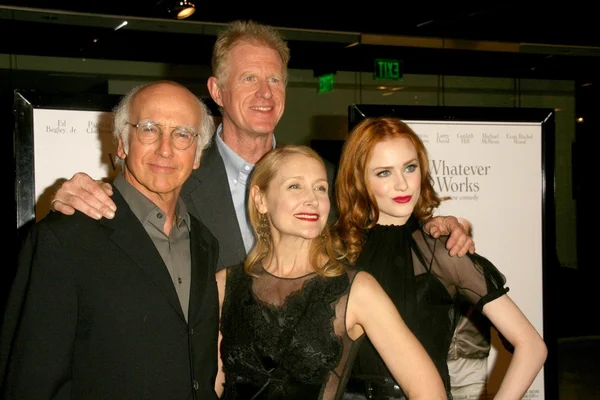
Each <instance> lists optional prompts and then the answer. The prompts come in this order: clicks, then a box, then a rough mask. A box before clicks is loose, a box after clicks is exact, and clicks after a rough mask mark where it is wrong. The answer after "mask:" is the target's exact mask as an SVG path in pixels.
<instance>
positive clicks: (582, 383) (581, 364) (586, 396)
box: [557, 336, 600, 400]
mask: <svg viewBox="0 0 600 400" xmlns="http://www.w3.org/2000/svg"><path fill="white" fill-rule="evenodd" d="M557 364H558V387H559V389H558V399H559V400H592V399H594V400H599V399H600V336H587V337H586V336H584V337H574V338H564V339H559V340H558V352H557Z"/></svg>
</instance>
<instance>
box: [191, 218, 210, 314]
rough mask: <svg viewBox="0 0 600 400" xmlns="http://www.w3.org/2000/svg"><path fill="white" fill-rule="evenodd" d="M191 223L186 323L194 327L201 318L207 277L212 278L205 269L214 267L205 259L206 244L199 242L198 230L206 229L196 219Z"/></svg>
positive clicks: (192, 219) (206, 253) (207, 250)
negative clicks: (190, 262) (188, 295)
mask: <svg viewBox="0 0 600 400" xmlns="http://www.w3.org/2000/svg"><path fill="white" fill-rule="evenodd" d="M191 221H192V224H191V230H190V231H191V233H190V247H191V256H192V257H191V259H192V271H191V273H192V274H191V283H190V306H189V310H188V321H189V325H190V326H196V325H197V321H198V320H199V319H200V316H201V315H200V311H201V305H202V304H204V302H203V297H204V293H205V291H206V290H205V289H206V285H207V284H208V282H207V280H208V277H209V276H211V277H214V271H211V272H208V271H207V268H210V269H212V268H214V267H213V265H212V264H210V263H209V259H208V257H207V255H208V254H209V251H210V250H209V249H207V248H206V244H205V243H204V241H203V240H201V237H202V235H201V234H200V230H201V229H206V228H204V227H202V226H201V224H200V223H199V222H198V220H197V219H196V218H191ZM200 250H202V251H200ZM216 256H217V255H216V254H213V257H216ZM213 260H214V258H213Z"/></svg>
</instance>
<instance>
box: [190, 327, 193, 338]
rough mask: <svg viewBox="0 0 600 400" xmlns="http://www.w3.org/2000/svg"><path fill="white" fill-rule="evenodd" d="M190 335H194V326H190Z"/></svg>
mask: <svg viewBox="0 0 600 400" xmlns="http://www.w3.org/2000/svg"><path fill="white" fill-rule="evenodd" d="M190 336H194V328H190Z"/></svg>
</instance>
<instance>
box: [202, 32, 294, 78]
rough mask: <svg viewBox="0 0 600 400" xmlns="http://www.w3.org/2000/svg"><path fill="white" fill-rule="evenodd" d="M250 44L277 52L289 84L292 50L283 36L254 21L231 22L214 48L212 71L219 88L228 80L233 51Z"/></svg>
mask: <svg viewBox="0 0 600 400" xmlns="http://www.w3.org/2000/svg"><path fill="white" fill-rule="evenodd" d="M242 42H245V43H250V44H254V45H258V46H264V47H269V48H271V49H273V50H275V51H276V52H277V53H278V54H279V57H280V58H281V63H282V64H283V78H284V81H285V82H286V83H287V66H288V63H289V61H290V49H289V47H288V45H287V43H286V42H285V40H284V39H283V36H282V35H281V34H280V33H279V32H278V31H277V30H276V29H275V28H273V27H271V26H268V25H262V24H259V23H256V22H254V21H233V22H230V23H229V24H228V25H227V27H226V28H225V30H224V31H222V32H221V33H219V35H218V36H217V40H216V42H215V45H214V47H213V53H212V60H211V64H212V71H213V75H214V76H215V77H216V78H217V81H218V82H219V86H221V87H222V86H223V85H224V83H225V81H226V80H227V74H228V72H229V71H228V66H229V62H228V59H229V54H230V53H231V49H233V47H235V45H237V44H239V43H242Z"/></svg>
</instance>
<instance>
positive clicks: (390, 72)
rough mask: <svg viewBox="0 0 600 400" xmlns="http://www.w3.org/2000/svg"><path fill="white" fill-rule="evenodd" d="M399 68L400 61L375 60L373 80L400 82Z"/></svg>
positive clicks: (400, 65)
mask: <svg viewBox="0 0 600 400" xmlns="http://www.w3.org/2000/svg"><path fill="white" fill-rule="evenodd" d="M401 67H402V62H401V61H398V60H385V59H382V58H376V59H375V72H374V73H373V78H374V79H376V80H379V81H383V80H386V81H401V80H402V79H403V78H402V68H401Z"/></svg>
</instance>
